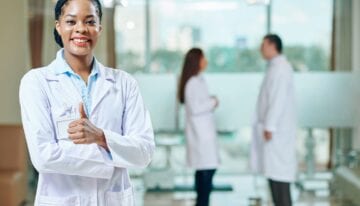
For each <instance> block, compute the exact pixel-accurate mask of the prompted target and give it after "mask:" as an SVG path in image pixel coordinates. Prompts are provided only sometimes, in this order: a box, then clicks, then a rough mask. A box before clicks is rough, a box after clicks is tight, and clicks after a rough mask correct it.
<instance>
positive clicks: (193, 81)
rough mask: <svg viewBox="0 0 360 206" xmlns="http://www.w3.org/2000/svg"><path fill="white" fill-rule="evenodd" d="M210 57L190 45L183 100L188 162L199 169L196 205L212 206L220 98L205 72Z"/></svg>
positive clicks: (180, 93) (183, 81) (181, 85)
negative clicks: (212, 91) (212, 90)
mask: <svg viewBox="0 0 360 206" xmlns="http://www.w3.org/2000/svg"><path fill="white" fill-rule="evenodd" d="M206 67H207V60H206V58H205V56H204V53H203V52H202V50H201V49H199V48H192V49H190V50H189V51H188V52H187V54H186V56H185V60H184V64H183V68H182V74H181V78H180V85H179V93H178V96H179V100H180V102H181V103H184V104H185V116H186V128H185V136H186V152H187V153H186V154H187V165H188V166H189V167H191V168H193V169H195V170H196V172H195V190H196V192H197V198H196V206H208V205H209V198H210V193H211V190H212V179H213V176H214V174H215V171H216V168H217V167H218V165H219V162H220V161H219V149H218V143H217V135H216V127H215V119H214V110H215V108H216V107H217V106H218V104H219V101H218V99H217V98H216V97H215V96H210V95H209V91H208V88H207V85H206V82H205V79H204V77H203V75H202V72H203V71H205V69H206Z"/></svg>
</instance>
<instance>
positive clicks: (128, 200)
mask: <svg viewBox="0 0 360 206" xmlns="http://www.w3.org/2000/svg"><path fill="white" fill-rule="evenodd" d="M105 199H106V206H115V205H116V206H133V205H135V202H134V193H133V189H132V187H130V188H128V189H126V190H124V191H121V192H107V193H106V194H105Z"/></svg>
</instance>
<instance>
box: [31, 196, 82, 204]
mask: <svg viewBox="0 0 360 206" xmlns="http://www.w3.org/2000/svg"><path fill="white" fill-rule="evenodd" d="M37 202H38V204H37V205H38V206H69V205H72V206H80V199H79V197H78V196H67V197H50V196H39V197H38V200H37Z"/></svg>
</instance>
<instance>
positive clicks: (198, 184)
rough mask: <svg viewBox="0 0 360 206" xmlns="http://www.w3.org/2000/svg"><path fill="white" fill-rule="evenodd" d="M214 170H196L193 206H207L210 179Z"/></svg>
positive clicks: (210, 185) (210, 184) (210, 186)
mask: <svg viewBox="0 0 360 206" xmlns="http://www.w3.org/2000/svg"><path fill="white" fill-rule="evenodd" d="M215 171H216V170H215V169H210V170H196V172H195V190H196V193H197V197H196V205H195V206H209V199H210V193H211V190H212V179H213V176H214V174H215Z"/></svg>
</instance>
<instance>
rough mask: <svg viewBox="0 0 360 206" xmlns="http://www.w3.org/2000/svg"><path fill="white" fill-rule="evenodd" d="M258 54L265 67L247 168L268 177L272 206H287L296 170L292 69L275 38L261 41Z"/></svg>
mask: <svg viewBox="0 0 360 206" xmlns="http://www.w3.org/2000/svg"><path fill="white" fill-rule="evenodd" d="M261 53H262V56H263V58H264V59H266V60H267V61H268V65H267V71H266V75H265V77H264V79H263V82H262V85H261V90H260V94H259V97H258V101H257V106H256V109H257V110H256V119H255V124H254V128H253V139H252V150H251V151H252V154H251V160H252V161H251V166H252V169H253V170H254V171H255V172H260V173H263V174H264V175H265V176H266V177H267V178H268V181H269V185H270V190H271V195H272V199H273V201H274V204H275V205H276V206H290V205H291V204H292V203H291V194H290V183H291V182H293V181H295V176H296V168H297V160H296V150H295V146H296V128H297V126H296V111H295V108H296V106H295V94H294V93H295V89H294V80H293V69H292V67H291V65H290V64H289V62H288V61H287V59H286V57H285V56H284V55H283V54H282V42H281V39H280V37H279V36H278V35H276V34H268V35H266V36H265V37H264V38H263V41H262V44H261Z"/></svg>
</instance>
